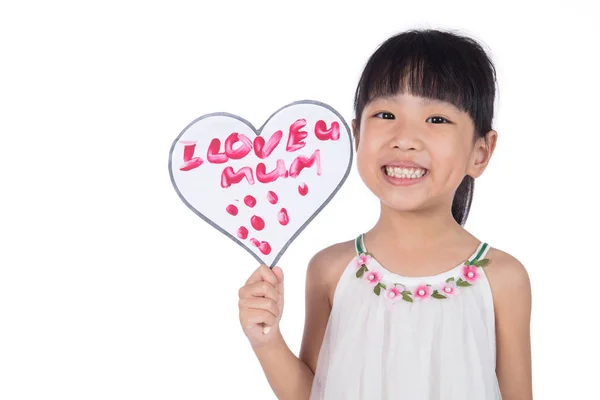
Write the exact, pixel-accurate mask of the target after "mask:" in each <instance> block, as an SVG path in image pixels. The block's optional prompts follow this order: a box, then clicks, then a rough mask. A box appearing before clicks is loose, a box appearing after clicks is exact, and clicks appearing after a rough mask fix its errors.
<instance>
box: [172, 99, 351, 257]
mask: <svg viewBox="0 0 600 400" xmlns="http://www.w3.org/2000/svg"><path fill="white" fill-rule="evenodd" d="M299 104H312V105H317V106H320V107H323V108H326V109H327V110H329V111H331V112H332V113H333V114H334V115H336V116H337V117H338V118H339V120H340V122H341V123H342V124H343V125H344V128H345V129H346V134H347V135H348V140H349V143H350V153H349V154H350V156H349V157H348V165H347V167H346V171H345V172H344V175H343V176H342V178H341V180H340V181H339V182H338V184H337V185H336V187H335V188H334V189H333V191H332V192H331V193H330V194H329V196H328V197H327V198H326V199H325V201H323V203H322V204H321V205H320V206H319V207H318V208H317V209H316V210H315V212H314V213H313V214H311V215H310V216H309V217H308V218H307V219H306V221H304V223H303V224H302V225H301V226H300V227H299V228H298V229H297V230H296V232H294V234H293V235H292V236H291V237H290V239H289V240H288V241H287V242H286V243H285V245H283V247H282V248H281V250H279V253H278V254H277V255H276V256H275V258H274V259H273V262H272V263H271V265H269V268H273V267H274V266H275V265H277V262H278V261H279V259H280V258H281V257H282V256H283V254H284V253H285V252H286V250H287V248H288V247H289V246H290V245H291V244H292V243H293V242H294V240H296V238H297V237H298V236H299V235H300V234H301V233H302V232H303V231H304V229H306V227H307V226H308V225H309V224H310V223H311V222H312V221H313V220H314V219H315V218H316V217H317V215H319V213H321V211H323V209H324V208H325V207H326V206H327V205H328V204H329V203H330V202H331V200H333V198H334V197H335V196H336V195H337V193H338V192H339V190H340V189H341V187H342V186H343V185H344V183H345V182H346V180H347V179H348V176H349V175H350V171H351V169H352V162H353V161H354V148H353V146H352V142H353V141H352V135H351V133H350V132H351V131H350V128H349V126H348V124H347V123H346V121H345V119H344V118H343V117H342V115H341V114H340V113H339V112H338V111H337V110H335V109H334V108H333V107H331V106H329V105H328V104H325V103H323V102H320V101H317V100H298V101H294V102H292V103H289V104H286V105H284V106H283V107H281V108H279V109H278V110H277V111H275V112H274V113H272V114H271V115H270V116H269V118H267V119H266V120H265V122H264V123H263V124H262V125H261V126H260V128H258V129H256V128H255V127H254V125H252V123H250V122H249V121H248V120H246V119H244V118H242V117H240V116H238V115H235V114H231V113H228V112H214V113H209V114H204V115H202V116H200V117H198V118H196V119H194V120H193V121H192V122H190V123H189V124H188V125H187V126H186V127H185V128H183V130H182V131H181V133H180V134H179V135H178V136H177V138H175V140H174V141H173V143H172V145H171V149H170V150H169V165H168V168H169V178H170V179H171V184H172V185H173V188H174V189H175V192H176V193H177V195H178V196H179V198H180V200H181V201H182V202H183V203H184V204H185V205H186V206H187V207H188V208H189V209H190V210H192V211H193V212H194V214H196V215H197V216H198V217H200V218H201V219H202V220H204V222H206V223H208V224H209V225H211V226H212V227H213V228H215V229H217V230H218V231H219V232H221V233H222V234H224V235H225V236H226V237H228V238H229V239H231V240H232V241H233V242H234V243H237V244H238V245H239V246H241V247H242V248H244V249H245V250H246V251H247V252H248V253H250V254H251V255H252V256H253V257H254V258H255V259H256V260H257V261H258V262H259V263H261V264H266V263H265V261H264V260H262V259H261V257H260V256H259V255H258V254H256V253H255V252H254V251H252V249H251V248H250V247H249V246H247V245H246V244H245V243H244V242H241V241H240V240H238V238H236V237H235V236H234V235H232V234H230V233H229V232H227V231H226V230H225V229H223V228H221V227H220V226H219V225H217V224H216V223H215V222H213V221H212V220H211V219H210V218H208V217H207V216H205V215H204V214H202V213H201V212H200V211H199V210H197V209H196V208H195V207H194V206H193V205H191V204H190V203H189V202H188V201H187V200H186V198H185V197H184V196H183V194H182V193H181V191H180V190H179V188H178V187H177V184H176V183H175V178H174V176H173V168H172V167H173V151H174V150H175V146H176V145H177V143H178V142H179V139H180V138H181V137H182V136H183V135H184V134H185V132H186V131H187V130H188V129H189V128H190V127H191V126H192V125H194V124H195V123H196V122H198V121H200V120H203V119H206V118H210V117H229V118H233V119H237V120H238V121H240V122H242V123H244V124H245V125H247V126H248V127H249V128H250V129H251V130H252V132H254V133H255V134H256V136H260V135H261V134H262V130H263V128H264V127H265V126H266V125H267V124H268V123H269V121H270V120H271V119H272V118H273V117H275V116H276V115H277V114H279V113H280V112H281V111H282V110H285V109H286V108H289V107H292V106H295V105H299Z"/></svg>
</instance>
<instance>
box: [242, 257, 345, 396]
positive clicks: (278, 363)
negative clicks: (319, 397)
mask: <svg viewBox="0 0 600 400" xmlns="http://www.w3.org/2000/svg"><path fill="white" fill-rule="evenodd" d="M336 247H337V246H333V247H331V248H329V249H325V250H323V251H321V252H320V253H318V254H317V255H315V256H314V257H313V258H312V260H311V261H310V263H309V265H308V269H307V273H306V300H305V313H306V315H305V327H304V336H303V339H302V347H301V350H300V357H296V356H295V355H294V354H293V352H292V351H291V350H290V348H289V347H288V345H287V344H286V342H285V340H284V339H283V337H282V335H281V333H280V331H279V329H275V331H274V332H272V334H273V337H272V338H271V340H268V341H266V342H264V343H260V344H258V345H256V346H253V349H254V352H255V354H256V356H257V357H258V360H259V362H260V364H261V366H262V368H263V370H264V372H265V375H266V377H267V380H268V381H269V384H270V385H271V388H272V389H273V392H274V393H275V395H276V396H277V398H278V399H281V400H286V399H290V400H291V399H294V400H295V399H298V400H300V399H302V400H306V399H308V398H309V397H310V392H311V388H312V382H313V379H314V371H315V369H316V364H317V358H318V355H319V350H320V347H321V343H322V341H323V336H324V333H325V329H326V327H327V321H328V319H329V313H330V311H331V307H330V302H329V296H330V294H331V288H332V277H333V276H334V275H332V274H331V271H332V267H333V266H334V265H335V264H339V262H340V260H339V259H336V258H337V257H336V252H337V251H336Z"/></svg>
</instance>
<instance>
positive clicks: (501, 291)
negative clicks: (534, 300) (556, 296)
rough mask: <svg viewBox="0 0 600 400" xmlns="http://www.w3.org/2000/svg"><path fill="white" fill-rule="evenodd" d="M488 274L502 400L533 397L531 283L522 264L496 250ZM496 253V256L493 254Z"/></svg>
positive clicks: (519, 399)
mask: <svg viewBox="0 0 600 400" xmlns="http://www.w3.org/2000/svg"><path fill="white" fill-rule="evenodd" d="M495 253H496V254H495V255H494V258H492V257H491V256H490V257H489V258H490V259H492V262H493V267H492V264H490V267H489V273H488V271H487V270H486V273H488V276H489V277H490V285H491V286H492V292H493V296H494V305H495V306H494V309H495V314H496V348H497V359H496V374H497V376H498V382H499V384H500V392H501V393H502V399H503V400H530V399H533V391H532V373H531V339H530V321H531V284H530V281H529V275H528V274H527V271H526V270H525V268H524V267H523V265H522V264H521V263H520V262H519V261H518V260H517V259H515V258H514V257H512V256H510V255H509V254H506V253H503V252H500V251H497V250H496V251H495ZM496 255H497V256H496Z"/></svg>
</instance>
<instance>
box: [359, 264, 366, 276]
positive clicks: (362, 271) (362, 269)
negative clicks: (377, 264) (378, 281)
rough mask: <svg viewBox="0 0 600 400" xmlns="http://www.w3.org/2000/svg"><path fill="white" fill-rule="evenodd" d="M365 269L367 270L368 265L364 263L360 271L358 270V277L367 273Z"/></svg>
mask: <svg viewBox="0 0 600 400" xmlns="http://www.w3.org/2000/svg"><path fill="white" fill-rule="evenodd" d="M365 271H367V266H366V265H363V266H362V267H360V268H359V269H358V271H356V277H357V278H361V277H362V276H363V274H364V273H365Z"/></svg>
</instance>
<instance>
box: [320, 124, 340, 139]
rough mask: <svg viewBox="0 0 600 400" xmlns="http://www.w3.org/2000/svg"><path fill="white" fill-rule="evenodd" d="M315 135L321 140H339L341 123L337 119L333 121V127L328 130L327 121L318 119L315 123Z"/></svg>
mask: <svg viewBox="0 0 600 400" xmlns="http://www.w3.org/2000/svg"><path fill="white" fill-rule="evenodd" d="M315 136H316V137H317V139H319V140H338V139H339V138H340V124H338V122H337V121H333V122H332V123H331V129H329V130H327V124H326V123H325V121H322V120H318V121H317V123H316V124H315Z"/></svg>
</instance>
